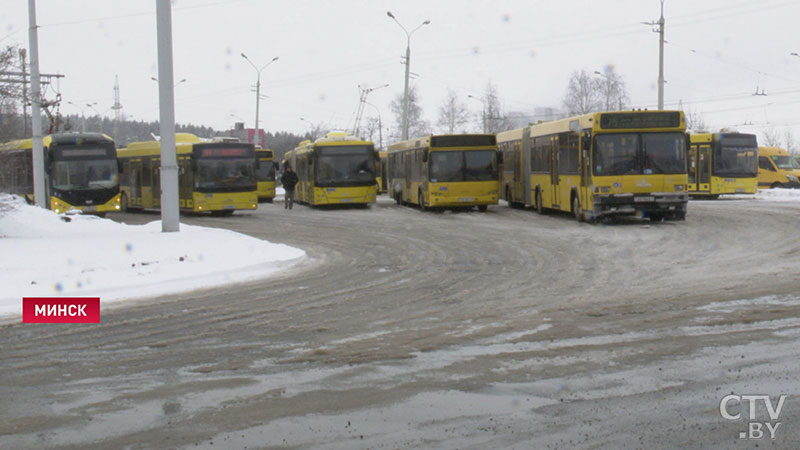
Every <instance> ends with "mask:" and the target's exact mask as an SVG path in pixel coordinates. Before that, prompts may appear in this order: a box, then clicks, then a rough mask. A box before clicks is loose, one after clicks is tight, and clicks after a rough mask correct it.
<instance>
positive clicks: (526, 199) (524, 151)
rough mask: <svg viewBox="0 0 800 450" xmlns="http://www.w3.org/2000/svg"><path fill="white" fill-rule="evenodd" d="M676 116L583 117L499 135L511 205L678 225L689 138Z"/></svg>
mask: <svg viewBox="0 0 800 450" xmlns="http://www.w3.org/2000/svg"><path fill="white" fill-rule="evenodd" d="M685 130H686V123H685V121H684V116H683V112H681V111H625V112H604V113H592V114H585V115H581V116H576V117H570V118H567V119H562V120H556V121H553V122H547V123H542V124H537V125H532V126H530V127H526V128H522V129H517V130H512V131H507V132H503V133H499V134H498V135H497V141H498V146H499V148H500V151H501V152H502V153H503V155H504V157H503V160H504V162H505V164H503V172H502V173H503V174H502V180H501V195H502V198H503V199H505V200H506V201H507V202H508V203H509V205H510V206H512V207H515V206H516V207H522V206H533V207H534V208H535V209H536V210H537V211H538V212H539V213H542V212H544V210H547V209H552V210H560V211H566V212H571V213H572V214H573V215H574V216H575V217H576V218H577V219H578V220H579V221H583V220H585V221H589V222H593V221H594V220H596V219H599V218H604V217H613V216H625V215H628V216H640V217H649V218H650V219H651V220H662V219H665V218H666V219H670V220H684V219H685V218H686V205H687V203H688V200H689V197H688V194H687V193H686V184H687V174H686V150H687V147H688V138H687V136H686V134H685Z"/></svg>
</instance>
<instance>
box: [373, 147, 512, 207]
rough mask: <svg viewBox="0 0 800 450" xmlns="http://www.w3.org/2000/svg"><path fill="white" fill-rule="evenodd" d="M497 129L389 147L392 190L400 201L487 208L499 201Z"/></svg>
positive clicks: (429, 205)
mask: <svg viewBox="0 0 800 450" xmlns="http://www.w3.org/2000/svg"><path fill="white" fill-rule="evenodd" d="M499 162H500V161H499V156H498V152H497V141H496V139H495V136H494V135H493V134H461V135H431V136H425V137H422V138H418V139H411V140H407V141H403V142H398V143H396V144H392V145H390V146H389V149H388V180H387V188H388V190H389V195H390V196H391V197H392V198H394V199H395V201H396V202H397V203H398V204H414V205H417V206H419V207H420V208H422V209H426V208H467V207H468V208H472V207H478V210H480V211H486V209H487V208H488V206H489V205H496V204H497V202H498V182H499V178H498V164H499Z"/></svg>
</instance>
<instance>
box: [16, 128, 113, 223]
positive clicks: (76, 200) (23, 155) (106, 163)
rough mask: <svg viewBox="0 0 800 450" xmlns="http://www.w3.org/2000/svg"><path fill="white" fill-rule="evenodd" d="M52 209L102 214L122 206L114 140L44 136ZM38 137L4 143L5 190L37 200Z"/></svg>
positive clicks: (92, 136) (79, 135) (77, 135)
mask: <svg viewBox="0 0 800 450" xmlns="http://www.w3.org/2000/svg"><path fill="white" fill-rule="evenodd" d="M42 141H43V145H44V152H45V173H46V175H45V176H46V177H47V179H48V182H47V183H46V187H47V190H48V192H49V195H48V199H47V200H48V202H47V205H48V208H50V209H52V210H53V211H55V212H57V213H63V212H66V211H69V210H72V209H75V210H80V211H83V212H85V213H91V214H96V215H100V216H103V215H105V213H107V212H114V211H119V210H120V195H119V164H118V162H117V153H116V147H115V145H114V141H113V140H112V139H111V138H110V137H108V136H106V135H103V134H99V133H63V134H53V135H49V136H45V137H44V138H43V140H42ZM32 148H33V141H32V140H31V139H23V140H18V141H12V142H8V143H5V144H2V145H0V190H2V191H5V192H9V193H11V194H18V195H21V196H23V197H25V199H26V200H28V202H31V203H32V202H33V200H34V198H33V160H32Z"/></svg>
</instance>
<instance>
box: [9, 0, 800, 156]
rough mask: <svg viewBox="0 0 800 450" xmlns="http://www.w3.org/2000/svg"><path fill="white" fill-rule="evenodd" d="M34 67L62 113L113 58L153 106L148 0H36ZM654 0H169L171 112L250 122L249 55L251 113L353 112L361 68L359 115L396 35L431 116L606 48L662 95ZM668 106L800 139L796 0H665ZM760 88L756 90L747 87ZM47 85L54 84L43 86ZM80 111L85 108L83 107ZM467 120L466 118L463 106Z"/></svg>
mask: <svg viewBox="0 0 800 450" xmlns="http://www.w3.org/2000/svg"><path fill="white" fill-rule="evenodd" d="M27 3H28V2H26V1H24V0H7V1H5V2H4V5H3V8H2V9H3V13H2V17H1V18H0V27H2V28H0V45H3V46H5V45H13V44H16V45H20V46H23V47H27V46H28V31H27V29H28V10H27ZM36 4H37V19H38V23H39V25H40V30H39V50H40V67H41V71H42V72H43V73H61V74H64V75H66V77H65V78H64V79H62V80H61V82H60V84H59V85H58V86H57V87H58V90H59V91H60V92H61V94H62V96H63V100H64V103H63V105H62V113H65V114H80V112H81V111H80V110H79V109H78V108H76V107H75V106H72V105H70V104H67V101H71V102H73V103H76V104H80V105H85V104H86V103H94V102H97V105H96V106H95V108H96V109H97V110H98V111H99V112H101V113H104V114H105V115H107V116H108V117H111V116H112V114H113V111H111V110H110V107H111V106H112V104H113V103H114V95H113V87H114V76H115V75H118V76H119V84H120V96H121V98H120V100H121V103H122V105H123V107H124V110H123V111H124V114H125V115H127V116H128V117H132V118H133V119H134V120H148V121H149V120H156V119H157V118H158V90H157V84H156V83H155V82H154V81H152V80H151V77H154V76H157V72H158V69H157V47H156V17H155V0H151V1H135V2H134V1H124V2H122V1H108V0H82V1H81V2H71V1H70V2H67V1H63V0H37V2H36ZM659 8H660V3H659V1H658V0H619V1H610V0H560V1H549V0H539V1H536V0H518V1H512V0H508V1H503V0H494V1H485V0H459V1H456V0H437V1H429V0H425V1H419V0H404V1H395V2H391V1H378V0H358V1H356V0H348V1H313V0H292V1H287V0H281V1H266V0H230V1H214V0H176V1H174V2H173V41H174V57H175V61H174V76H175V80H176V81H178V80H181V79H184V78H185V79H186V82H184V83H180V84H179V85H178V86H177V87H176V93H175V98H176V120H177V121H178V122H179V123H193V124H201V125H207V126H211V127H214V128H216V129H220V130H222V129H227V128H230V127H231V126H232V125H233V123H234V122H236V121H244V122H245V124H246V126H247V127H252V126H253V123H254V119H255V93H254V92H252V90H253V89H254V86H255V81H256V70H255V69H254V68H253V67H252V66H251V65H250V64H248V62H247V61H246V60H244V59H243V58H242V57H241V56H240V53H242V52H244V53H246V54H247V55H248V57H249V58H250V59H251V60H252V61H253V62H254V63H255V64H256V65H258V66H262V65H264V64H266V63H267V62H269V61H270V60H271V59H272V58H274V57H276V56H277V57H279V58H280V59H279V60H278V61H276V62H274V63H273V64H272V65H270V66H269V67H267V68H266V69H264V71H263V72H262V77H261V81H262V86H261V88H262V89H261V92H262V94H263V95H265V96H266V98H264V99H263V100H262V101H261V106H260V109H261V113H260V124H261V126H262V127H263V128H266V129H267V130H268V131H276V130H286V131H292V132H303V131H307V130H308V129H309V128H310V125H309V122H303V121H301V120H300V117H304V118H306V119H307V120H308V121H310V122H311V123H313V124H325V125H327V126H328V127H331V128H339V129H350V128H352V126H353V118H354V115H355V111H356V109H357V106H358V101H359V90H358V85H362V86H368V87H376V86H381V85H383V84H387V83H388V84H389V85H390V86H389V87H387V88H383V89H378V90H375V91H374V92H372V93H371V94H370V95H369V97H368V101H369V102H370V103H372V104H373V105H375V108H373V107H371V106H367V108H366V110H365V117H369V116H375V115H377V110H379V111H380V114H381V118H382V119H383V121H384V122H385V123H391V122H393V120H394V118H393V117H392V114H391V111H390V109H389V104H390V102H391V100H392V98H393V97H394V96H397V95H398V94H401V93H402V91H403V77H404V68H403V66H402V64H401V56H402V55H403V54H404V53H405V47H406V35H405V33H404V32H403V30H402V29H401V28H400V27H399V26H398V24H397V23H395V22H394V21H393V20H392V19H390V18H389V17H387V15H386V11H387V10H391V11H392V12H393V13H394V15H395V17H396V18H397V19H398V20H399V21H400V23H402V24H403V26H405V28H406V29H408V30H409V31H410V30H411V29H413V28H415V27H417V26H418V25H420V24H421V23H422V22H423V21H425V20H430V22H431V23H430V24H429V25H426V26H423V27H422V28H420V29H419V30H417V31H416V32H415V33H414V34H413V36H412V39H411V51H412V57H411V71H412V72H414V73H416V74H418V77H417V78H416V79H414V80H412V83H413V84H414V85H416V86H417V88H418V90H419V93H420V97H421V100H422V106H423V109H424V112H425V117H426V119H428V120H429V121H431V122H432V123H435V122H436V118H437V111H438V109H439V106H440V105H441V103H442V101H443V99H444V97H445V95H446V93H447V90H448V89H452V90H453V91H455V92H456V93H457V94H458V95H459V96H461V98H463V100H464V102H465V103H466V104H467V106H468V107H469V108H470V109H471V110H472V111H473V113H475V114H479V113H480V110H481V104H480V102H478V101H475V100H472V99H469V98H467V96H468V95H470V94H471V95H475V96H480V95H481V94H482V93H483V92H484V89H485V87H486V84H487V83H488V82H490V81H491V82H492V83H494V84H495V85H496V86H497V89H498V92H499V94H500V97H501V99H502V101H503V105H504V108H505V110H506V112H517V111H521V112H533V110H534V108H537V107H555V108H560V107H561V105H562V99H563V98H564V93H565V90H566V87H567V82H568V80H569V77H570V74H571V73H572V72H573V71H575V70H580V69H585V70H587V71H589V72H590V73H591V72H594V71H595V70H598V71H602V70H603V68H604V67H605V66H607V65H612V66H614V68H615V70H616V71H617V72H618V73H619V74H620V75H622V76H623V77H624V80H625V82H626V83H627V86H628V90H629V92H630V98H631V102H632V106H634V107H636V108H650V109H655V108H656V107H657V77H658V34H657V33H654V32H652V28H653V27H651V26H648V25H644V24H642V23H641V22H650V21H656V20H658V17H659ZM664 16H665V19H666V39H667V41H668V44H667V45H666V46H665V79H666V80H667V83H666V87H665V106H666V107H667V108H678V105H679V102H681V101H682V103H683V108H684V110H685V111H687V112H694V113H696V114H700V115H701V116H702V117H703V118H704V119H705V122H706V123H707V124H708V125H709V127H710V128H715V129H716V128H720V127H733V128H737V129H739V130H740V131H743V132H761V131H763V130H764V129H768V128H774V129H777V130H781V131H782V130H785V129H787V128H790V127H791V129H792V130H794V136H795V139H796V141H798V142H800V115H799V114H798V112H800V57H796V56H791V53H793V52H797V53H800V39H798V36H800V35H798V32H797V23H796V22H797V18H798V17H800V2H798V1H797V0H789V1H787V0H761V1H741V0H728V1H724V0H707V1H706V0H703V1H700V0H666V2H665V10H664ZM756 91H758V92H759V93H762V92H763V93H765V94H767V95H758V96H755V95H753V94H754V93H756ZM47 95H48V97H52V96H53V90H52V89H50V90H48V92H47ZM84 109H85V111H84V112H85V113H86V114H87V115H90V114H92V115H93V114H96V113H95V112H94V111H93V110H91V109H90V108H84ZM475 126H476V127H477V122H476V124H475Z"/></svg>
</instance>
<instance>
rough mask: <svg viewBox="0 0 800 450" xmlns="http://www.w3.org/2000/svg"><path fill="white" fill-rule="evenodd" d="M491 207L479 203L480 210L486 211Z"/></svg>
mask: <svg viewBox="0 0 800 450" xmlns="http://www.w3.org/2000/svg"><path fill="white" fill-rule="evenodd" d="M488 209H489V205H478V211H480V212H486V211H487V210H488Z"/></svg>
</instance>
